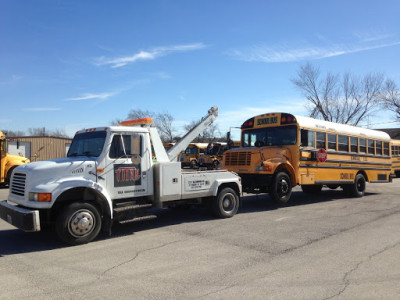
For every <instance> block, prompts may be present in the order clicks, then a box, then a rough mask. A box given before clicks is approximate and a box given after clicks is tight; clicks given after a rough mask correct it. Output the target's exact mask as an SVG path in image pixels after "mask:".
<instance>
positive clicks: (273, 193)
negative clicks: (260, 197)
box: [269, 172, 292, 204]
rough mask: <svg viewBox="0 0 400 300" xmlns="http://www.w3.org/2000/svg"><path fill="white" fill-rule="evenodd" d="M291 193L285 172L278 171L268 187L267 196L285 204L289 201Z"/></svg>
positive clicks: (288, 179)
mask: <svg viewBox="0 0 400 300" xmlns="http://www.w3.org/2000/svg"><path fill="white" fill-rule="evenodd" d="M291 195H292V183H291V182H290V177H289V175H288V174H287V173H286V172H279V173H278V174H276V175H275V176H274V179H273V180H272V183H271V186H270V188H269V196H270V197H271V198H272V200H274V201H275V202H278V203H280V204H285V203H287V202H288V201H289V199H290V196H291Z"/></svg>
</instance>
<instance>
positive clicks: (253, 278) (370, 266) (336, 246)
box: [0, 179, 400, 299]
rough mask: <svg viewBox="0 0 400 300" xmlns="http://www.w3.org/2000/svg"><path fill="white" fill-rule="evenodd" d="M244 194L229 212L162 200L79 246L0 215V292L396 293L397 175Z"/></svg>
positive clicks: (124, 295) (117, 295) (18, 295)
mask: <svg viewBox="0 0 400 300" xmlns="http://www.w3.org/2000/svg"><path fill="white" fill-rule="evenodd" d="M7 194H8V189H0V199H1V200H3V199H6V197H7ZM242 200H243V203H242V207H241V208H240V210H239V213H238V214H237V215H236V216H234V217H233V218H231V219H213V218H211V217H210V216H209V215H208V214H207V212H206V210H205V209H202V208H199V209H195V208H192V209H190V210H187V211H177V210H171V209H165V210H157V211H156V214H157V216H158V218H157V219H156V220H152V221H146V222H142V223H136V224H135V223H133V224H127V225H124V226H114V228H113V234H112V236H105V235H102V236H101V237H100V238H99V239H97V240H95V241H94V242H92V243H89V244H86V245H82V246H75V247H66V246H65V245H63V244H61V243H60V242H58V240H57V238H56V235H55V233H54V232H52V231H45V232H39V233H24V232H22V231H19V230H17V229H15V228H14V227H12V226H11V225H9V224H7V223H5V222H4V221H2V220H0V291H1V292H0V299H24V298H27V299H28V298H29V299H55V298H58V299H111V298H114V299H400V285H399V282H400V234H399V231H400V179H395V180H394V182H393V183H389V184H368V186H367V192H366V195H365V196H364V197H362V198H346V197H345V196H344V195H343V193H342V192H341V190H339V189H337V190H329V189H323V191H322V192H321V193H320V194H318V195H312V196H310V195H306V194H303V193H302V192H301V189H300V188H299V187H296V188H295V189H294V193H293V195H292V201H291V203H290V204H288V205H287V206H285V207H280V206H277V205H275V204H274V203H272V202H271V201H270V200H269V197H268V195H266V194H261V195H257V196H254V195H244V196H243V197H242Z"/></svg>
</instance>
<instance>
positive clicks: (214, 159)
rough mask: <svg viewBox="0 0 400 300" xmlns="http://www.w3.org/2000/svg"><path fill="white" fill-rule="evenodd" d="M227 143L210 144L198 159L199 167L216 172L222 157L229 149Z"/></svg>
mask: <svg viewBox="0 0 400 300" xmlns="http://www.w3.org/2000/svg"><path fill="white" fill-rule="evenodd" d="M227 147H228V146H227V143H210V144H208V146H207V148H206V150H205V152H204V153H203V154H200V156H199V158H198V163H199V167H205V168H207V169H209V170H211V169H213V170H216V169H218V167H219V164H220V162H221V160H222V155H223V154H224V152H225V150H226V149H227Z"/></svg>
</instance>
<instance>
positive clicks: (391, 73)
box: [0, 0, 400, 136]
mask: <svg viewBox="0 0 400 300" xmlns="http://www.w3.org/2000/svg"><path fill="white" fill-rule="evenodd" d="M399 16H400V3H399V2H398V0H393V1H391V0H389V1H369V0H366V1H361V0H360V1H349V0H346V1H339V0H336V1H329V0H324V1H322V0H319V1H267V0H265V1H252V0H246V1H215V0H214V1H190V0H185V1H55V0H51V1H50V0H48V1H41V0H38V1H14V0H13V1H9V0H3V1H2V2H1V3H0V101H1V112H2V113H1V115H0V129H2V130H5V129H8V130H22V131H25V132H27V130H28V128H38V127H45V128H47V129H49V130H53V129H62V130H64V131H65V132H66V133H67V134H69V135H70V136H73V134H74V133H75V132H76V131H77V130H79V129H82V128H90V127H95V126H103V125H109V124H110V122H111V121H113V120H115V119H117V118H119V119H125V118H126V116H127V114H128V112H129V110H131V109H143V110H150V111H153V112H156V113H162V112H169V113H170V114H171V115H172V116H173V117H174V118H175V122H174V128H175V129H176V131H177V132H179V131H181V130H182V128H183V125H184V124H188V123H190V122H191V121H192V120H197V119H199V118H200V117H202V116H203V115H205V114H206V112H207V110H208V109H209V108H210V107H211V106H214V105H216V106H218V107H219V112H220V115H219V117H218V119H217V124H218V126H219V129H220V131H221V132H222V133H225V132H226V131H227V130H228V129H229V128H230V127H236V126H240V125H241V124H242V123H243V121H245V120H246V119H247V118H249V117H251V116H254V115H257V114H262V113H267V112H272V111H285V112H290V113H295V114H299V115H306V111H305V108H304V104H305V103H306V101H305V99H304V98H303V97H302V96H301V93H300V92H299V91H298V90H297V89H296V88H295V87H294V85H293V83H292V82H291V81H290V79H291V78H294V77H295V75H296V72H297V70H298V68H299V66H300V65H302V64H304V63H306V62H311V63H312V64H313V65H315V66H317V67H319V68H320V69H321V71H322V72H326V71H330V72H337V73H341V72H351V73H353V74H356V75H364V74H366V73H370V72H383V73H385V75H387V76H388V77H390V78H392V79H394V80H395V81H396V82H397V84H398V85H400V73H399V71H400V59H399V58H400V17H399ZM393 118H394V116H393V115H392V114H391V113H390V112H382V111H381V112H380V114H377V116H376V118H374V119H372V120H370V122H371V123H374V122H382V120H383V121H387V122H390V121H392V120H393ZM394 126H399V124H398V123H397V124H394ZM380 127H393V124H390V125H389V124H387V125H386V124H385V125H380Z"/></svg>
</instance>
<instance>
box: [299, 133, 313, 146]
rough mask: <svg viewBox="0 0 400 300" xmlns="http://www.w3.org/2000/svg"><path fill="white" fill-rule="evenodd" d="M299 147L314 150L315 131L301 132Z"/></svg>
mask: <svg viewBox="0 0 400 300" xmlns="http://www.w3.org/2000/svg"><path fill="white" fill-rule="evenodd" d="M301 146H303V147H312V148H315V131H312V130H306V129H302V130H301Z"/></svg>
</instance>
